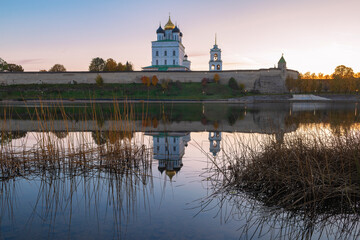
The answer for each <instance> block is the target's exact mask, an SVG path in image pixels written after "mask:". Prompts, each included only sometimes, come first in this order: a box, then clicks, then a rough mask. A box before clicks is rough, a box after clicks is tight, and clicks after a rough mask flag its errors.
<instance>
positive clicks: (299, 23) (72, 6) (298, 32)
mask: <svg viewBox="0 0 360 240" xmlns="http://www.w3.org/2000/svg"><path fill="white" fill-rule="evenodd" d="M359 9H360V1H359V0H342V1H339V0H336V1H335V0H287V1H284V0H272V1H267V0H251V1H250V0H246V1H245V0H221V1H220V0H196V1H190V0H182V1H170V0H169V1H163V0H152V1H149V0H133V1H123V0H102V1H99V0H0V29H1V31H0V58H2V59H4V60H5V61H7V62H8V63H16V64H20V65H22V66H23V67H24V69H25V71H39V70H41V69H49V68H50V67H51V66H53V65H54V64H56V63H60V64H63V65H64V66H65V67H66V69H67V70H68V71H87V70H88V67H89V64H90V61H91V59H92V58H95V57H102V58H104V59H108V58H113V59H114V60H116V61H117V62H123V63H124V62H126V61H130V62H132V63H133V64H134V67H135V70H141V67H145V66H149V65H151V41H154V40H156V30H157V28H158V26H159V23H160V22H161V24H162V26H163V25H164V24H166V22H167V20H168V16H169V13H170V14H171V19H172V21H173V22H174V23H177V24H178V26H179V28H180V30H181V31H182V32H183V34H184V37H183V44H184V46H185V51H186V53H187V55H188V56H189V60H190V61H191V62H192V65H191V68H192V70H208V68H209V66H208V61H209V58H210V54H209V51H210V48H212V47H213V45H214V38H215V33H216V34H217V38H218V45H219V47H220V48H221V49H222V60H223V70H233V69H259V68H269V67H273V66H274V64H277V62H278V60H279V59H280V57H281V55H282V53H283V54H284V57H285V59H286V61H287V66H288V68H290V69H294V70H298V71H300V72H302V73H305V72H307V71H310V72H316V73H319V72H322V73H325V74H331V73H333V72H334V69H335V67H336V66H338V65H346V66H347V67H351V68H353V70H354V71H355V72H360V14H359Z"/></svg>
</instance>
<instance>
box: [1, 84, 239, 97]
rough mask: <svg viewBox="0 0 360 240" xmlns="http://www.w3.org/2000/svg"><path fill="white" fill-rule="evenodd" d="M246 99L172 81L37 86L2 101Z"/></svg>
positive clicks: (7, 89)
mask: <svg viewBox="0 0 360 240" xmlns="http://www.w3.org/2000/svg"><path fill="white" fill-rule="evenodd" d="M241 96H244V93H243V92H241V91H240V90H234V89H231V88H230V87H228V86H227V85H220V84H216V83H208V84H206V86H202V85H201V84H200V83H180V82H171V83H168V84H167V85H166V86H164V85H163V86H162V85H160V84H158V85H157V86H152V85H151V86H149V87H148V86H146V85H144V84H135V83H133V84H103V85H101V86H98V85H96V84H61V85H60V84H54V85H52V84H51V85H50V84H39V85H36V84H33V85H12V86H2V87H1V88H0V99H1V100H23V99H39V98H41V99H69V100H75V99H113V98H117V99H124V98H127V99H153V100H159V99H178V100H180V99H181V100H207V99H227V98H233V97H241Z"/></svg>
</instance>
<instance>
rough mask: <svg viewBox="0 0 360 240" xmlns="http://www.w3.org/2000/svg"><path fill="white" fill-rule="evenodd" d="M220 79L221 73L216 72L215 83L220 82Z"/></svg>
mask: <svg viewBox="0 0 360 240" xmlns="http://www.w3.org/2000/svg"><path fill="white" fill-rule="evenodd" d="M219 80H220V76H219V74H217V73H215V75H214V82H215V83H219Z"/></svg>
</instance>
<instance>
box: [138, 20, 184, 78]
mask: <svg viewBox="0 0 360 240" xmlns="http://www.w3.org/2000/svg"><path fill="white" fill-rule="evenodd" d="M156 34H157V40H156V41H153V42H152V43H151V48H152V61H151V66H148V67H143V70H144V71H189V70H190V65H191V63H190V61H189V60H188V56H187V55H186V54H185V47H184V45H183V44H182V38H183V33H182V32H181V31H180V29H179V27H178V26H176V25H174V24H173V23H172V21H171V19H170V16H169V21H168V22H167V23H166V25H165V26H164V29H163V28H162V27H161V24H160V26H159V28H158V29H157V31H156Z"/></svg>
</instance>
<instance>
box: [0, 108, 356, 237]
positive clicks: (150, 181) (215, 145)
mask: <svg viewBox="0 0 360 240" xmlns="http://www.w3.org/2000/svg"><path fill="white" fill-rule="evenodd" d="M99 108H100V109H102V114H103V116H104V117H103V118H102V119H101V124H99V122H93V121H91V120H86V122H85V121H84V120H82V119H81V116H79V115H78V114H80V115H81V113H78V112H79V111H78V109H83V108H82V107H81V106H71V107H68V109H67V112H68V113H69V118H68V119H67V120H66V121H64V120H62V119H61V118H60V117H59V118H56V117H54V119H53V120H52V121H49V122H48V125H49V127H47V128H45V129H47V130H51V132H52V133H53V134H54V136H57V137H59V138H61V139H62V141H65V142H66V140H67V139H78V138H79V137H77V136H79V135H81V136H85V137H86V139H89V141H91V142H92V144H94V146H97V145H98V144H101V143H104V142H106V141H111V137H109V134H103V135H101V137H100V138H95V137H94V134H93V133H94V131H95V130H96V129H98V128H101V129H102V130H104V131H108V130H109V129H111V128H112V126H114V121H115V120H113V119H111V117H110V115H111V114H110V113H111V107H109V108H107V107H106V106H99ZM74 109H75V110H74ZM144 109H145V110H146V111H145V112H146V114H144ZM81 111H82V110H81ZM358 111H359V107H358V106H357V105H356V104H336V105H334V104H293V105H291V104H284V105H279V104H259V105H248V106H238V105H225V104H207V105H202V104H176V105H171V104H167V105H162V104H153V105H149V106H144V105H136V106H134V114H133V116H132V117H133V118H132V120H131V124H132V126H133V129H134V131H135V133H133V134H132V136H131V137H129V136H127V137H128V138H132V139H136V141H134V142H135V143H137V144H140V143H141V144H144V145H145V146H146V148H148V149H150V151H151V152H150V155H151V156H152V159H151V165H150V166H148V167H139V168H138V169H134V170H130V171H126V172H124V173H121V174H118V173H114V172H111V171H97V170H94V169H88V170H86V171H83V170H84V168H85V169H86V166H78V167H79V169H82V171H78V172H76V173H74V172H72V173H71V174H70V173H67V172H66V171H65V172H64V171H63V172H58V171H56V170H55V169H53V170H51V169H50V170H47V171H44V172H37V173H34V174H30V175H23V176H22V175H21V174H19V175H17V176H16V177H14V178H11V179H5V178H1V179H0V198H1V205H0V239H29V238H31V239H35V238H37V239H294V236H296V237H297V238H300V239H318V238H320V239H339V238H344V239H356V236H357V234H359V231H360V228H359V227H358V224H357V221H356V220H354V221H351V218H352V217H355V216H352V214H349V215H348V216H347V217H348V218H347V219H346V221H345V219H343V218H337V217H336V216H335V217H333V218H330V219H325V220H323V221H318V222H311V221H309V219H306V218H303V217H302V215H299V216H297V215H296V214H295V215H294V214H289V213H287V212H286V211H283V210H281V209H278V210H275V211H273V209H268V208H266V207H265V206H263V204H262V203H261V202H257V201H256V200H253V199H250V198H248V197H247V196H246V194H241V193H233V194H231V193H224V194H223V195H221V194H216V195H213V193H214V188H215V186H214V184H213V182H212V178H211V173H209V171H208V169H209V168H211V167H212V162H213V161H214V159H215V160H221V159H222V158H224V157H226V155H227V154H231V153H232V151H233V150H234V148H236V142H237V141H238V140H239V139H241V140H242V141H245V140H247V139H250V138H251V137H252V136H257V137H260V138H262V137H266V136H272V137H274V138H276V139H277V140H278V141H281V140H282V139H283V138H284V137H285V136H286V135H288V134H292V133H295V132H298V131H305V132H306V131H310V130H312V129H314V128H317V129H323V130H326V131H331V132H333V133H337V132H340V131H342V130H344V129H351V130H357V129H358V128H359V125H358V123H359V121H360V120H359V115H358ZM13 112H14V113H13V114H12V117H11V118H10V119H8V118H7V119H4V117H2V123H1V126H2V131H3V133H2V140H3V142H5V141H6V143H7V144H12V145H13V146H15V147H16V146H24V145H26V146H27V147H33V146H36V144H37V142H38V141H39V134H41V133H39V131H38V130H39V126H38V124H37V121H36V120H35V118H31V117H29V116H28V111H25V110H24V109H23V108H21V107H19V108H14V110H13ZM109 112H110V113H109ZM15 113H16V114H15ZM84 114H85V113H84ZM124 121H125V120H124ZM99 125H100V126H99ZM66 129H67V130H66ZM15 130H16V131H17V132H18V133H9V132H13V131H15ZM67 131H69V132H67ZM5 132H8V133H6V134H5ZM64 132H65V133H64ZM10 135H11V136H12V137H9V136H10ZM240 150H241V149H240ZM149 161H150V160H149ZM140 173H141V174H140ZM2 177H3V176H2ZM290 215H291V216H290ZM354 215H355V214H354ZM316 219H321V218H316ZM349 219H350V220H349ZM354 219H356V218H354ZM344 224H346V225H347V227H349V225H350V224H352V225H353V226H354V227H353V228H351V233H350V234H346V235H341V231H342V230H344V228H346V227H344ZM294 233H297V234H296V235H294Z"/></svg>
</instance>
